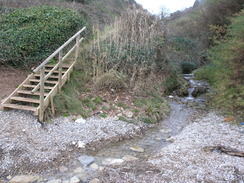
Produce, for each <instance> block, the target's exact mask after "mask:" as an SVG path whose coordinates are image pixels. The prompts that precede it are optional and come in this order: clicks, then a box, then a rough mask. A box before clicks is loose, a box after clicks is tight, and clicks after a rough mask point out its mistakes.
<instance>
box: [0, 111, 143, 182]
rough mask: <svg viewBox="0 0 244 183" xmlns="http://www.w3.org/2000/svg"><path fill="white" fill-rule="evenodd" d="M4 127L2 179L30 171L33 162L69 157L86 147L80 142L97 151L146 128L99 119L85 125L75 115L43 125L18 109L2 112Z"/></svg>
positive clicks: (0, 123) (0, 132) (0, 142)
mask: <svg viewBox="0 0 244 183" xmlns="http://www.w3.org/2000/svg"><path fill="white" fill-rule="evenodd" d="M0 126H1V128H0V161H1V163H0V178H1V177H3V176H6V175H7V174H11V173H14V174H17V173H20V172H22V171H24V169H26V171H28V170H27V169H28V167H29V169H30V170H32V169H33V167H32V168H31V166H32V165H36V166H37V167H38V165H39V164H45V163H46V164H47V165H48V166H51V165H50V163H51V162H55V161H56V160H58V159H60V158H61V159H65V158H66V159H68V158H69V156H71V154H72V152H74V151H82V150H84V148H78V144H81V143H83V144H84V145H85V147H87V148H88V149H89V148H90V149H94V150H95V149H96V147H98V146H99V145H100V146H105V145H106V142H111V141H116V140H117V141H118V140H120V139H122V138H129V137H130V136H133V135H137V134H138V133H141V131H142V128H143V127H144V126H143V125H133V124H129V123H127V122H123V121H114V120H104V119H98V118H91V119H88V120H87V121H86V123H84V124H81V123H75V122H74V120H73V119H72V118H71V117H59V118H56V119H55V120H54V121H53V122H52V124H45V125H44V127H42V125H41V124H40V123H38V121H37V119H36V118H35V117H33V115H31V114H29V113H25V112H21V111H17V110H16V111H13V110H12V111H0ZM64 152H66V156H67V157H65V153H64ZM22 169H23V170H22ZM40 169H41V166H40ZM37 171H38V170H37ZM37 173H38V172H37Z"/></svg>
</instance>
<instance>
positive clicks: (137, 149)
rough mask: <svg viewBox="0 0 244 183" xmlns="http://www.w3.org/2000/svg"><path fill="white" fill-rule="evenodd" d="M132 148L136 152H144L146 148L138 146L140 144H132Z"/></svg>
mask: <svg viewBox="0 0 244 183" xmlns="http://www.w3.org/2000/svg"><path fill="white" fill-rule="evenodd" d="M130 150H132V151H135V152H140V153H143V152H144V149H143V148H141V147H138V146H132V147H130Z"/></svg>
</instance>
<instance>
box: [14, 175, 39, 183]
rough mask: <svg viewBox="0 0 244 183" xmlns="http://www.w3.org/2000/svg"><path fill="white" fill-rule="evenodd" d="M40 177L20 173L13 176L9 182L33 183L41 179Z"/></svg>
mask: <svg viewBox="0 0 244 183" xmlns="http://www.w3.org/2000/svg"><path fill="white" fill-rule="evenodd" d="M39 178H40V177H39V176H37V175H35V176H33V175H18V176H15V177H13V178H12V179H11V180H10V181H9V183H31V182H35V181H37V180H38V179H39Z"/></svg>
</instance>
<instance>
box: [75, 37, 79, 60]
mask: <svg viewBox="0 0 244 183" xmlns="http://www.w3.org/2000/svg"><path fill="white" fill-rule="evenodd" d="M79 53H80V34H79V35H77V37H76V50H75V62H77V60H78V57H79Z"/></svg>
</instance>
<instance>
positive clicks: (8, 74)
mask: <svg viewBox="0 0 244 183" xmlns="http://www.w3.org/2000/svg"><path fill="white" fill-rule="evenodd" d="M27 75H28V72H27V71H25V70H19V69H13V68H10V67H6V66H0V101H2V100H3V99H4V98H6V97H7V96H8V95H10V94H11V93H12V92H13V91H14V90H15V89H16V87H17V86H18V85H19V84H21V83H22V82H23V81H24V80H25V78H26V77H27Z"/></svg>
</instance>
